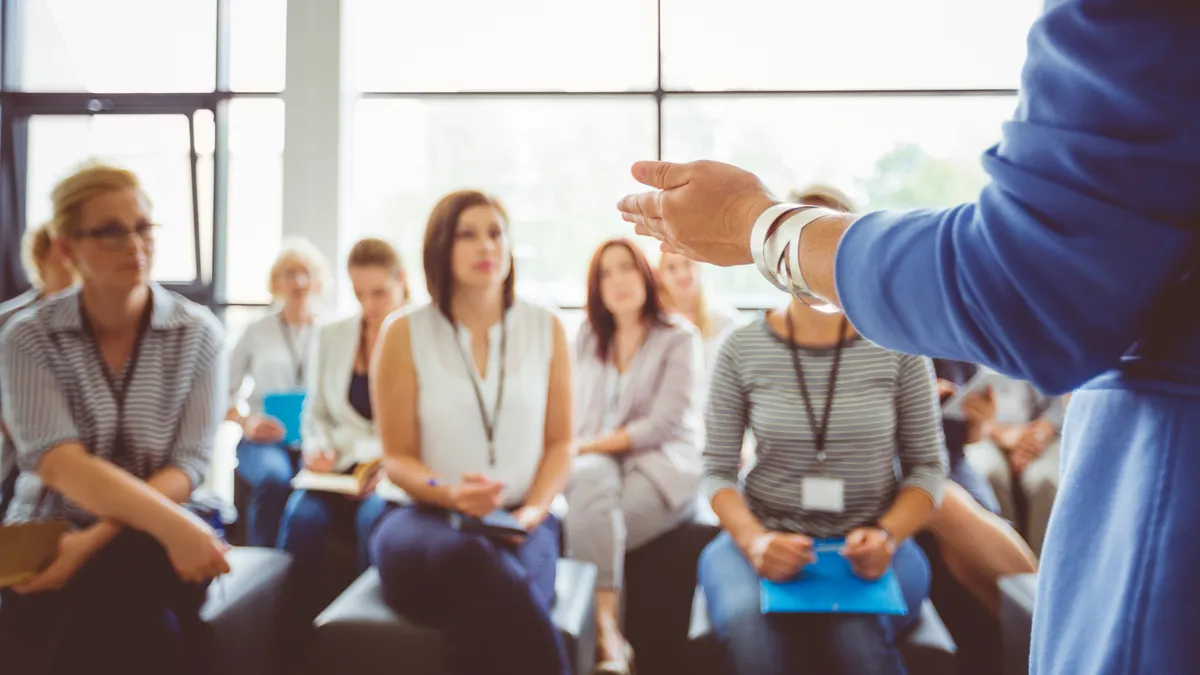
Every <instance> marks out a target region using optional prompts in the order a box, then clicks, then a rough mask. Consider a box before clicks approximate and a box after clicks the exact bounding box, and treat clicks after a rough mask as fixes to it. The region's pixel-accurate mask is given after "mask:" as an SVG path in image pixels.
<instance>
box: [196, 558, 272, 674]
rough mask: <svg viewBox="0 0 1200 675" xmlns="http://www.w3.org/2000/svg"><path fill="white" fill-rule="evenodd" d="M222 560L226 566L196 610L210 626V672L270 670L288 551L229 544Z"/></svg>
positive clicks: (233, 672) (256, 671)
mask: <svg viewBox="0 0 1200 675" xmlns="http://www.w3.org/2000/svg"><path fill="white" fill-rule="evenodd" d="M227 559H228V560H229V567H230V569H231V571H230V573H229V574H227V575H225V576H223V577H220V578H218V579H216V580H215V581H214V582H213V584H212V585H211V586H209V589H208V601H207V602H206V603H205V605H204V608H203V609H202V610H201V614H200V616H201V619H203V620H204V622H205V623H206V624H208V626H209V629H210V630H211V631H212V633H211V635H212V640H213V673H214V674H215V673H220V674H221V675H257V674H259V673H270V672H272V670H273V668H274V664H275V656H276V654H275V653H274V645H275V644H276V642H275V634H274V629H275V627H276V626H277V625H278V623H279V615H280V607H281V606H282V595H283V586H284V580H285V579H286V578H287V573H288V568H289V567H290V566H291V564H292V559H291V556H289V555H288V554H286V553H283V552H282V551H276V550H273V549H266V548H234V549H233V550H231V551H230V552H229V553H228V555H227Z"/></svg>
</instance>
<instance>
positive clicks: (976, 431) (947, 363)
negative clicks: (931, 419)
mask: <svg viewBox="0 0 1200 675" xmlns="http://www.w3.org/2000/svg"><path fill="white" fill-rule="evenodd" d="M933 370H934V372H935V373H936V374H937V378H938V379H937V387H938V398H939V399H941V402H942V404H943V405H944V404H945V403H946V401H947V400H948V399H949V398H950V397H952V396H954V394H955V393H956V392H957V391H958V388H959V387H960V386H962V385H964V384H966V383H967V382H968V381H969V380H970V379H971V378H972V377H974V376H975V373H976V372H978V371H979V366H977V365H975V364H973V363H964V362H962V361H951V360H950V359H934V360H933ZM963 412H964V413H965V416H966V419H963V420H955V419H943V420H942V432H943V433H944V434H945V436H946V450H947V452H948V453H949V455H950V480H952V481H954V482H955V483H958V484H959V485H961V486H962V487H963V489H964V490H966V491H967V492H968V493H969V494H970V495H971V497H972V498H974V499H975V501H977V502H979V505H980V506H982V507H983V508H985V509H987V510H988V511H991V512H992V513H999V512H1000V503H999V502H997V501H996V493H995V491H993V490H992V486H991V484H989V483H988V481H987V479H986V478H984V477H983V476H982V475H980V473H979V472H978V471H976V470H975V467H973V466H972V465H971V463H970V462H968V461H966V459H967V458H966V454H965V452H964V449H965V448H966V445H967V444H968V443H974V442H976V441H978V440H979V439H980V437H981V436H980V434H981V433H982V431H983V425H984V424H985V423H986V422H987V421H988V420H990V419H991V415H992V414H993V412H994V406H993V405H992V400H991V394H990V393H982V394H979V393H977V394H973V395H971V396H969V397H968V398H967V399H966V400H965V401H964V402H963Z"/></svg>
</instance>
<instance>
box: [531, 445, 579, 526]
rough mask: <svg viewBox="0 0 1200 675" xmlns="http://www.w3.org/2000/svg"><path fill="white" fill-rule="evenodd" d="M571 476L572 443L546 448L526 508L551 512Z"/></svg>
mask: <svg viewBox="0 0 1200 675" xmlns="http://www.w3.org/2000/svg"><path fill="white" fill-rule="evenodd" d="M570 474H571V442H570V441H569V440H564V441H560V442H556V443H555V444H554V445H552V446H549V447H547V448H546V454H545V455H543V456H542V463H541V465H540V466H539V467H538V472H537V476H536V477H535V478H534V479H533V487H531V488H530V489H529V494H527V495H526V497H525V505H526V506H536V507H537V508H539V509H543V510H549V509H550V503H551V502H553V501H554V498H555V497H557V496H558V495H560V494H562V491H563V489H564V488H566V486H567V478H568V477H569V476H570Z"/></svg>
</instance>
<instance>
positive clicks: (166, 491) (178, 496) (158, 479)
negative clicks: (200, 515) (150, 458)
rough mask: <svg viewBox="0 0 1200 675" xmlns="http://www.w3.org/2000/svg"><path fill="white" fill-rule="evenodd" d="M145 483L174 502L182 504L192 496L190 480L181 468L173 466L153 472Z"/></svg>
mask: <svg viewBox="0 0 1200 675" xmlns="http://www.w3.org/2000/svg"><path fill="white" fill-rule="evenodd" d="M146 484H147V485H149V486H150V487H152V488H154V489H155V490H158V491H159V492H161V493H162V494H163V496H165V497H166V498H167V499H170V500H171V501H173V502H175V503H176V504H182V503H184V502H186V501H187V500H189V499H191V497H192V480H191V479H190V478H188V477H187V474H186V473H184V472H183V470H182V469H178V468H175V467H173V466H169V467H167V468H165V469H163V470H162V471H159V472H158V473H156V474H154V475H153V476H151V477H150V480H148V481H146Z"/></svg>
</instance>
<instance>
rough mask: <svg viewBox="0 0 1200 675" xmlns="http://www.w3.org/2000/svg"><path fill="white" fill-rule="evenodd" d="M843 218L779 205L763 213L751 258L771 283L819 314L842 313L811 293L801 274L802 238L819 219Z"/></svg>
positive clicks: (818, 209)
mask: <svg viewBox="0 0 1200 675" xmlns="http://www.w3.org/2000/svg"><path fill="white" fill-rule="evenodd" d="M836 215H840V214H839V213H838V212H837V211H833V210H830V209H826V208H821V207H819V206H802V205H800V204H776V205H775V206H772V207H770V208H769V209H767V210H766V211H764V212H763V214H762V215H761V216H759V217H758V220H757V221H755V223H754V229H753V230H751V231H750V254H751V256H753V257H754V264H755V265H756V266H757V267H758V271H759V272H761V273H762V275H763V276H764V277H766V278H767V280H768V281H770V282H771V283H773V284H775V287H776V288H778V289H779V290H781V291H784V292H786V293H791V294H792V295H793V296H795V297H796V298H797V299H799V300H800V301H801V302H803V303H804V304H806V305H808V306H809V307H812V308H813V309H815V310H817V311H818V312H825V313H826V314H833V313H835V312H838V311H841V310H839V309H838V307H837V306H836V305H834V304H832V303H830V302H827V301H825V300H823V299H822V298H820V297H818V296H817V295H816V294H815V293H813V292H812V289H811V288H809V286H808V284H807V283H805V281H804V275H803V274H802V273H801V270H800V235H801V234H802V233H803V232H804V228H805V227H808V225H809V223H812V222H813V221H814V220H816V219H818V218H823V217H825V216H836Z"/></svg>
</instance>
